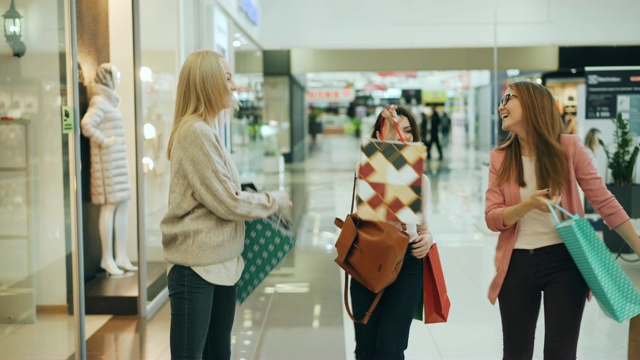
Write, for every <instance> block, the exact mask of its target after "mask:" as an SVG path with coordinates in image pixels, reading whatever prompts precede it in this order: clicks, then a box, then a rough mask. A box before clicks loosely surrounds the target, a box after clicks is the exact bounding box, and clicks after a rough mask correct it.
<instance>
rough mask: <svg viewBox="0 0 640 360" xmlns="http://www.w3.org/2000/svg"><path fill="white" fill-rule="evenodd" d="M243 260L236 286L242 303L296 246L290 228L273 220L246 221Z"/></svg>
mask: <svg viewBox="0 0 640 360" xmlns="http://www.w3.org/2000/svg"><path fill="white" fill-rule="evenodd" d="M245 224H246V232H245V240H244V251H243V252H242V258H243V259H244V261H245V266H244V270H243V272H242V276H241V277H240V280H239V281H238V283H237V284H236V300H237V301H238V302H239V303H240V304H242V303H243V302H244V301H245V300H246V299H247V297H249V295H251V293H252V292H253V291H254V290H255V289H256V288H257V287H258V286H259V285H260V284H261V283H262V281H263V280H264V279H265V278H266V277H267V275H269V274H270V273H271V271H273V269H275V267H276V266H277V265H278V264H279V263H280V261H282V259H283V258H284V257H285V256H286V255H287V254H288V253H289V251H290V250H291V249H292V248H293V246H294V245H295V242H296V240H295V238H294V237H293V234H292V232H291V229H290V226H289V224H288V223H286V222H285V221H282V220H279V219H277V218H276V217H273V216H272V217H270V218H267V219H257V220H252V221H247V222H246V223H245Z"/></svg>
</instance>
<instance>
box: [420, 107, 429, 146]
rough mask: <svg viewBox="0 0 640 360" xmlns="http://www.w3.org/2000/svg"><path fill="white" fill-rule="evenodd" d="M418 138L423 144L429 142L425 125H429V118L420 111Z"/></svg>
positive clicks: (425, 144)
mask: <svg viewBox="0 0 640 360" xmlns="http://www.w3.org/2000/svg"><path fill="white" fill-rule="evenodd" d="M420 118H421V120H420V135H421V136H420V140H421V141H422V143H423V144H424V146H427V144H429V142H428V139H427V127H428V125H429V118H428V117H427V114H425V113H420Z"/></svg>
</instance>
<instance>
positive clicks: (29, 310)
mask: <svg viewBox="0 0 640 360" xmlns="http://www.w3.org/2000/svg"><path fill="white" fill-rule="evenodd" d="M31 146H32V141H31V120H27V119H12V120H2V121H0V153H2V154H3V156H2V157H0V323H34V322H35V321H36V294H35V280H34V276H33V275H34V261H33V249H34V246H33V232H32V226H33V220H32V209H31V207H32V204H33V195H32V185H31V181H32V177H33V171H32V169H31V162H30V161H29V158H30V155H31V154H32V152H33V151H32V149H31Z"/></svg>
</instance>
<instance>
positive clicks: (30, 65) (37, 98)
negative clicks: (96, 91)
mask: <svg viewBox="0 0 640 360" xmlns="http://www.w3.org/2000/svg"><path fill="white" fill-rule="evenodd" d="M13 5H14V2H13V1H9V0H1V1H0V13H5V12H6V11H7V10H9V8H10V6H13ZM15 10H16V11H18V12H19V13H20V15H21V16H22V18H21V19H20V21H21V24H20V26H18V25H16V24H14V26H15V27H14V29H15V30H17V29H18V28H19V29H20V30H21V31H22V34H21V39H20V41H21V43H19V42H17V41H15V42H6V41H5V38H2V41H0V78H1V79H2V80H3V81H2V82H1V83H0V118H1V121H0V153H2V156H0V334H2V336H0V358H44V357H47V358H68V357H69V356H70V355H72V354H73V353H74V351H75V350H76V346H77V343H76V336H77V333H76V332H77V331H78V329H77V324H78V321H79V320H78V319H79V318H78V317H76V318H74V316H73V315H70V314H71V313H72V312H73V311H72V304H73V294H74V291H73V281H72V273H73V271H72V263H71V261H72V258H73V256H72V248H73V246H72V244H73V242H74V241H75V240H74V239H72V231H71V224H72V221H71V218H72V216H75V214H74V213H73V212H72V208H71V202H72V194H71V193H70V184H71V182H70V179H71V177H70V171H69V161H70V159H71V161H73V158H74V157H73V154H70V153H69V150H68V149H69V147H68V143H69V141H73V133H72V134H71V135H67V134H63V129H62V124H63V121H62V112H61V105H66V102H67V91H68V90H69V89H68V88H67V86H66V79H67V73H66V68H67V63H66V61H67V56H66V53H67V50H66V39H65V36H66V31H67V27H66V26H65V24H66V21H65V16H64V14H65V9H64V2H62V1H55V0H47V1H42V0H16V1H15ZM25 50H26V51H25ZM16 55H19V56H21V57H18V56H16ZM70 88H73V87H70ZM71 119H73V117H72V118H71ZM77 316H80V314H78V315H77ZM43 344H46V346H43Z"/></svg>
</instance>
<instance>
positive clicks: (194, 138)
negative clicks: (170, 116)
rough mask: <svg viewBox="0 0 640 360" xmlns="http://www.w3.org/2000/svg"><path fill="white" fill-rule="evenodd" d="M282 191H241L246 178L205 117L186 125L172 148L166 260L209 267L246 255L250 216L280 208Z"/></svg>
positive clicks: (165, 229) (162, 226)
mask: <svg viewBox="0 0 640 360" xmlns="http://www.w3.org/2000/svg"><path fill="white" fill-rule="evenodd" d="M276 197H277V193H250V192H246V191H241V190H240V176H239V175H238V170H237V169H236V166H235V164H234V163H233V160H232V159H231V157H230V156H229V155H228V153H227V152H226V151H225V149H224V147H223V145H222V142H221V140H220V137H219V136H218V135H217V134H216V133H215V131H214V129H213V128H212V127H211V126H210V125H208V124H207V123H205V122H204V121H195V122H192V123H191V124H186V125H185V126H184V127H183V128H182V129H180V130H179V131H178V132H177V133H176V135H175V138H174V141H173V148H172V150H171V185H170V189H169V208H168V210H167V214H166V215H165V216H164V218H163V219H162V222H161V223H160V230H161V231H162V246H163V249H164V258H165V260H166V261H168V262H169V263H172V264H178V265H184V266H204V265H213V264H219V263H223V262H225V261H228V260H230V259H233V258H236V257H238V256H240V254H241V253H242V250H243V248H244V231H245V226H244V220H248V219H256V218H261V217H267V216H268V215H270V214H272V213H274V212H276V211H277V210H278V201H277V199H276Z"/></svg>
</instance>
